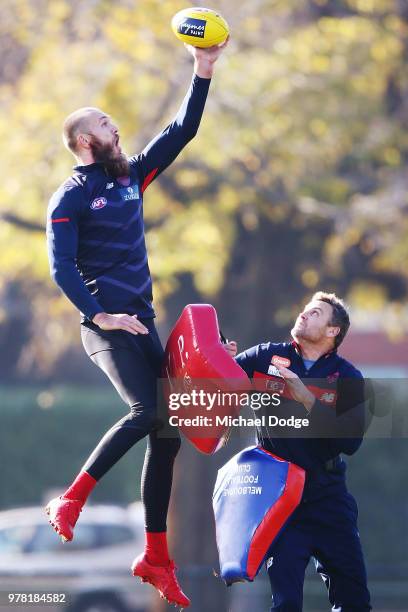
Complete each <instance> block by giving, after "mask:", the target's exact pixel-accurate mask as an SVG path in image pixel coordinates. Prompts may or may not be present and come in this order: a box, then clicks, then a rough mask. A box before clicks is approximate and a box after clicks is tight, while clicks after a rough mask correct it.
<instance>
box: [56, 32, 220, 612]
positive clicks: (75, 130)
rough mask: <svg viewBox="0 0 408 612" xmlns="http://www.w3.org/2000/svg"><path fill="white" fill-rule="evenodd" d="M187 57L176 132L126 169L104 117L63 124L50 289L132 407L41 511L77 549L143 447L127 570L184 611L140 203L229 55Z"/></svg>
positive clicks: (169, 445) (199, 52)
mask: <svg viewBox="0 0 408 612" xmlns="http://www.w3.org/2000/svg"><path fill="white" fill-rule="evenodd" d="M186 47H187V49H188V51H189V52H190V53H191V54H192V56H193V57H194V74H193V79H192V83H191V86H190V89H189V91H188V93H187V95H186V97H185V99H184V101H183V103H182V105H181V107H180V109H179V111H178V113H177V115H176V116H175V118H174V119H173V121H172V122H171V123H170V124H169V125H168V126H167V127H166V128H165V129H164V130H163V131H162V132H160V133H159V134H158V135H157V136H156V137H155V138H154V139H153V140H152V141H151V142H150V143H149V144H148V145H147V146H146V148H145V149H144V150H143V151H142V152H141V153H140V154H139V155H135V156H133V157H130V158H128V157H127V156H126V155H125V154H124V153H123V152H122V149H121V144H120V136H119V131H118V128H117V126H116V125H115V123H114V122H113V121H112V119H111V118H110V116H109V115H108V114H106V113H105V112H103V111H101V110H99V109H97V108H81V109H79V110H76V111H75V112H73V113H72V114H71V115H69V117H67V119H66V120H65V123H64V131H63V139H64V143H65V145H66V146H67V148H68V149H69V150H70V151H71V153H72V154H73V155H74V157H75V158H76V160H77V164H78V165H77V166H75V168H74V173H73V175H72V176H71V177H70V178H68V179H67V180H66V181H65V182H64V183H63V184H62V186H61V187H60V188H59V189H58V190H57V191H56V193H54V195H53V196H52V198H51V201H50V204H49V207H48V219H47V235H48V251H49V261H50V269H51V275H52V278H53V279H54V280H55V282H56V283H57V284H58V286H59V287H60V288H61V289H62V291H63V292H64V293H65V295H66V296H67V297H68V298H69V299H70V300H71V302H72V303H73V304H74V306H75V307H76V308H77V309H78V310H79V311H80V312H81V314H82V324H81V335H82V342H83V345H84V347H85V351H86V352H87V354H88V355H89V357H90V358H91V359H92V361H93V362H94V363H95V364H96V365H97V366H98V367H100V368H101V369H102V371H103V372H104V373H105V374H106V375H107V376H108V378H109V379H110V381H111V382H112V384H113V385H114V387H115V388H116V390H117V391H118V393H119V395H120V397H121V398H122V399H123V400H124V401H125V402H126V403H127V404H128V405H129V407H130V412H129V414H127V415H126V416H124V417H123V418H122V419H121V420H119V421H118V422H117V423H116V424H114V425H113V427H112V428H111V429H110V430H109V431H108V432H107V433H106V434H105V435H104V437H103V438H102V439H101V441H100V442H99V444H98V445H97V447H96V448H95V449H94V451H93V452H92V453H91V455H90V456H89V458H88V459H87V460H86V461H85V464H84V466H83V467H82V469H81V471H80V473H79V474H78V475H77V477H76V478H75V479H74V481H73V482H72V484H71V485H70V486H69V487H68V488H67V490H66V491H65V492H64V493H63V495H61V496H60V497H57V498H55V499H52V500H51V501H50V502H49V503H48V505H47V508H46V512H47V514H48V516H49V521H50V523H51V525H52V526H53V527H54V529H55V530H56V531H57V533H58V534H59V535H60V536H61V537H62V538H63V540H64V541H69V540H72V538H73V529H74V527H75V524H76V521H77V519H78V517H79V513H80V512H81V509H82V507H83V505H84V503H85V501H86V499H87V497H88V496H89V494H90V493H91V491H92V489H93V488H94V486H95V485H96V483H97V482H98V481H99V480H100V479H101V478H102V477H103V476H104V474H106V472H108V470H110V469H111V468H112V466H113V465H115V463H116V462H117V461H118V460H119V459H120V458H121V457H122V456H123V455H124V454H125V453H126V452H127V451H128V450H129V449H130V448H131V447H132V446H133V445H134V444H135V443H136V442H138V441H140V440H141V439H143V438H145V437H146V436H148V444H147V451H146V457H145V463H144V467H143V472H142V484H141V490H142V501H143V504H144V509H145V527H146V548H145V551H144V553H142V554H141V555H139V556H138V557H137V558H136V559H135V560H134V561H133V564H132V572H133V574H134V575H135V576H139V577H140V578H141V579H142V580H143V581H144V582H149V583H151V584H152V585H153V586H155V587H156V588H157V589H158V591H159V592H160V594H161V595H162V596H164V597H165V598H166V599H167V600H168V601H169V603H175V604H177V605H180V606H182V607H187V606H188V605H189V604H190V601H189V599H188V597H186V595H185V594H184V593H183V592H182V590H181V588H180V585H179V584H178V582H177V578H176V575H175V566H174V562H173V561H172V560H171V559H170V556H169V552H168V548H167V537H166V531H167V526H166V519H167V512H168V505H169V499H170V491H171V484H172V473H173V463H174V459H175V457H176V455H177V452H178V450H179V447H180V437H179V434H178V432H177V431H176V430H174V432H172V436H171V437H169V436H163V435H160V427H161V426H162V424H161V423H160V422H159V420H158V418H157V378H158V377H160V372H161V363H162V358H163V348H162V345H161V342H160V339H159V336H158V334H157V332H156V329H155V325H154V316H155V313H154V310H153V306H152V281H151V277H150V271H149V265H148V259H147V251H146V245H145V236H144V224H143V194H144V192H145V190H146V188H147V187H148V185H149V184H150V183H151V182H152V181H153V180H154V179H156V178H157V177H158V176H159V174H160V173H161V172H163V170H164V169H165V168H167V166H169V164H171V162H172V161H173V160H174V159H175V158H176V157H177V155H178V154H179V153H180V151H181V150H182V149H183V147H184V146H185V145H186V144H187V143H188V142H189V141H190V140H191V139H192V138H193V137H194V136H195V135H196V132H197V130H198V127H199V124H200V120H201V116H202V113H203V110H204V105H205V101H206V98H207V93H208V88H209V85H210V80H211V76H212V74H213V69H214V63H215V61H216V60H217V59H218V57H219V55H220V54H221V52H222V49H223V48H224V47H225V44H224V45H220V46H216V47H211V48H209V49H198V48H195V47H191V46H188V45H186ZM165 426H166V425H163V427H165ZM162 433H163V432H162Z"/></svg>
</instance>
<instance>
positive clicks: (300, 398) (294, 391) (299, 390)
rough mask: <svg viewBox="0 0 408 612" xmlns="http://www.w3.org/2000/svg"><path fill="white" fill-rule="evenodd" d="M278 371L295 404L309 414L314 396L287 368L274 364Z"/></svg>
mask: <svg viewBox="0 0 408 612" xmlns="http://www.w3.org/2000/svg"><path fill="white" fill-rule="evenodd" d="M274 365H275V366H276V367H277V368H278V370H279V374H280V375H281V376H283V378H284V379H285V382H286V383H287V385H288V387H289V390H290V393H291V395H292V397H293V399H294V400H295V402H299V403H300V404H303V405H304V407H305V408H306V410H307V411H308V412H310V411H311V410H312V408H313V404H314V403H315V399H316V398H315V396H314V395H313V393H312V392H311V391H309V389H308V388H307V387H306V385H305V384H303V382H302V381H301V380H300V378H299V376H298V375H297V374H295V372H292V370H289V369H288V368H284V367H283V366H281V365H278V364H274Z"/></svg>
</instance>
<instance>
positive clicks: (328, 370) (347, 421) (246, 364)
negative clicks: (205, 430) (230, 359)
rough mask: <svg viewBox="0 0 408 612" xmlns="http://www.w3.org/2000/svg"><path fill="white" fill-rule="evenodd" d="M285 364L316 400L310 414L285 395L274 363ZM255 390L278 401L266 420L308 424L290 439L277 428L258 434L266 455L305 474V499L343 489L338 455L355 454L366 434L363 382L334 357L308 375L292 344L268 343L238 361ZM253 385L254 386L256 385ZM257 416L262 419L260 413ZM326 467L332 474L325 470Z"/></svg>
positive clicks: (346, 363)
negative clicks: (305, 421)
mask: <svg viewBox="0 0 408 612" xmlns="http://www.w3.org/2000/svg"><path fill="white" fill-rule="evenodd" d="M276 358H283V359H284V360H285V361H286V364H287V367H288V368H289V369H290V370H292V371H293V372H295V373H296V374H297V375H298V376H299V377H300V378H301V379H302V381H303V383H304V384H305V385H306V386H307V387H308V388H309V389H310V390H311V391H312V393H313V394H314V395H315V397H316V400H315V403H314V405H313V408H312V410H311V412H310V413H307V411H306V409H305V408H304V406H303V405H302V404H299V403H298V402H295V401H294V400H293V399H291V397H290V393H288V392H287V386H286V385H285V382H284V379H283V378H282V377H281V375H280V374H279V371H278V369H277V368H276V366H274V365H273V361H274V359H276ZM236 361H237V363H238V364H239V365H240V366H241V367H242V368H243V370H245V372H246V373H247V375H248V376H249V377H250V378H252V379H253V383H254V386H255V387H256V388H257V389H258V390H264V391H269V392H276V393H279V394H280V395H281V404H280V406H279V407H278V408H268V409H267V411H269V412H268V414H274V413H275V414H277V415H278V416H279V417H289V416H291V415H294V416H295V417H296V418H307V419H309V422H310V426H309V430H303V431H302V430H296V432H295V431H294V432H293V437H292V434H288V432H287V431H285V432H282V430H281V429H280V428H279V426H277V427H266V428H258V431H257V433H258V441H259V444H260V445H261V446H262V447H264V448H265V449H266V450H268V451H269V452H272V453H274V454H275V455H277V456H279V457H281V458H282V459H285V460H286V461H291V462H293V463H295V464H297V465H299V466H300V467H302V468H303V469H305V470H306V484H305V491H304V497H305V498H309V499H311V498H317V497H320V496H322V495H325V494H327V493H328V492H334V491H335V490H339V489H340V490H341V489H344V488H345V471H346V464H345V461H344V460H343V459H342V458H341V457H340V454H342V453H344V454H346V455H352V454H354V453H355V452H356V451H357V450H358V448H359V447H360V445H361V442H362V439H363V435H364V431H365V428H366V402H365V389H364V379H363V376H362V374H361V372H360V371H359V370H357V369H356V368H355V367H354V366H353V365H352V364H351V363H350V362H349V361H347V360H346V359H344V358H342V357H340V356H339V355H338V354H337V352H336V351H332V352H330V353H327V354H325V355H322V356H321V357H320V358H319V359H318V360H317V361H316V362H315V363H314V364H313V365H312V366H311V367H310V368H309V369H308V368H307V367H306V365H305V363H304V361H303V358H302V355H301V352H300V349H299V347H298V346H297V345H296V343H295V342H291V343H288V342H283V343H273V342H267V343H264V344H259V345H257V346H253V347H252V348H250V349H248V350H246V351H244V352H242V353H240V354H239V355H237V357H236ZM255 383H257V384H255ZM256 416H262V414H261V412H259V413H258V414H257V415H256ZM328 462H330V466H331V467H330V469H327V468H328Z"/></svg>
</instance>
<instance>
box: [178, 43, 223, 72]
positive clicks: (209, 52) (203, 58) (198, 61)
mask: <svg viewBox="0 0 408 612" xmlns="http://www.w3.org/2000/svg"><path fill="white" fill-rule="evenodd" d="M228 40H229V37H228V38H227V40H226V41H225V42H224V43H222V44H221V45H214V46H213V47H207V48H205V49H201V48H199V47H193V45H188V44H187V43H184V46H185V48H186V49H187V51H188V52H189V53H191V55H192V56H193V57H194V72H195V73H196V75H197V76H199V77H201V78H203V79H211V77H212V74H213V70H214V64H215V62H216V61H217V59H218V58H219V57H220V55H221V53H222V52H223V50H224V49H225V47H226V46H227V44H228Z"/></svg>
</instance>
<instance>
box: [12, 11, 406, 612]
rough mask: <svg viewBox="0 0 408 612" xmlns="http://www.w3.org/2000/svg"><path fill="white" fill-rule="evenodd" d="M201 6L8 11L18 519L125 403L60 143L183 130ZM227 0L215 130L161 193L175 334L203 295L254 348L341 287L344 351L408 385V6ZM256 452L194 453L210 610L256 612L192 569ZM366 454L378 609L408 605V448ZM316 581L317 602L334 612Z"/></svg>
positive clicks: (157, 230) (366, 538) (178, 494)
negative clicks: (54, 268)
mask: <svg viewBox="0 0 408 612" xmlns="http://www.w3.org/2000/svg"><path fill="white" fill-rule="evenodd" d="M193 4H194V5H201V6H204V5H205V3H200V2H196V3H193ZM186 6H190V3H188V2H183V1H181V0H177V1H174V0H168V1H166V2H160V1H159V0H142V1H140V2H138V1H136V0H132V1H131V0H117V1H116V2H111V1H107V0H92V2H84V1H81V0H71V1H68V0H3V2H2V3H1V19H0V52H1V57H2V62H1V64H0V107H1V111H2V112H1V113H0V139H1V142H2V146H1V149H0V164H1V168H2V176H1V181H0V241H1V245H2V248H1V251H0V385H1V386H0V458H1V465H2V472H1V476H0V479H1V480H0V482H1V489H0V490H1V495H0V509H5V508H10V507H13V506H20V505H28V504H33V505H36V504H39V503H41V502H42V501H43V497H44V495H45V493H46V491H47V490H48V489H51V488H53V487H57V488H58V487H63V486H64V484H66V483H67V482H68V481H69V480H70V479H71V478H72V476H73V474H75V473H76V471H77V470H78V469H79V468H80V467H81V465H82V463H83V461H84V459H85V457H86V456H87V454H88V451H89V450H90V449H91V448H92V446H93V444H94V443H95V442H96V441H97V440H98V439H99V437H100V434H101V433H102V432H104V431H105V430H106V428H107V427H108V426H110V425H111V424H112V423H113V422H115V421H116V420H117V419H118V418H119V417H120V416H121V415H122V414H124V413H125V412H126V407H125V406H124V405H122V404H121V402H120V400H119V398H117V397H116V396H115V394H114V392H113V391H112V390H111V389H110V387H109V386H108V385H107V384H106V383H105V381H104V379H103V377H102V375H100V374H99V372H98V371H97V370H96V368H94V367H93V366H92V365H91V364H90V362H89V363H88V360H87V358H86V356H85V355H84V354H83V351H82V348H81V346H80V340H79V331H78V315H77V313H76V312H75V310H74V308H73V307H72V306H71V305H70V304H69V302H68V301H67V300H66V299H65V298H64V297H63V296H61V294H60V293H59V292H58V290H57V289H56V287H55V286H53V284H52V283H51V281H50V279H49V276H48V264H47V259H46V250H45V241H44V221H45V210H46V206H47V201H48V199H49V197H50V195H51V194H52V192H53V191H54V190H55V189H56V188H57V187H58V185H59V184H60V183H61V182H62V181H63V180H64V179H65V177H66V176H68V174H69V173H70V170H71V167H72V165H73V160H72V158H71V157H70V155H69V154H68V153H67V151H65V149H64V148H63V146H62V140H61V124H62V121H63V119H64V117H65V116H66V115H67V114H68V113H70V112H71V111H72V110H74V109H75V108H77V107H79V106H83V105H87V106H100V107H102V108H103V109H105V110H106V111H107V112H108V113H109V114H110V115H112V117H113V118H114V119H115V121H117V123H118V125H119V128H120V132H121V135H122V140H123V143H124V144H125V148H126V150H127V152H128V153H129V154H133V153H135V152H137V151H139V150H141V148H143V146H144V145H145V144H146V143H147V142H148V141H149V140H150V138H151V137H153V136H154V135H155V134H156V133H157V132H158V131H159V130H160V129H162V128H163V127H164V126H165V125H166V123H167V122H168V121H169V120H170V119H171V117H172V114H173V113H174V112H175V111H176V110H177V107H178V105H179V103H180V101H181V99H182V97H183V95H184V92H185V90H186V88H187V87H188V83H189V80H190V76H191V69H192V67H191V61H190V59H191V58H190V57H189V56H188V54H187V53H186V52H185V50H184V48H183V45H182V44H181V43H179V42H178V41H177V40H176V39H175V38H174V36H173V34H172V32H171V30H170V26H169V22H170V20H171V17H172V16H173V14H174V13H175V12H176V11H178V10H180V9H182V8H185V7H186ZM211 8H214V9H217V10H219V11H220V12H221V13H222V14H223V15H224V16H225V18H226V19H227V21H228V22H229V24H230V27H231V41H230V44H229V47H228V49H227V51H226V52H225V53H224V55H223V57H222V58H221V60H220V61H219V63H218V65H217V69H216V74H215V76H214V79H213V83H212V84H211V89H210V96H209V100H208V103H207V107H206V111H205V115H204V118H203V121H202V124H201V127H200V130H199V134H198V136H197V137H196V139H195V140H194V141H193V142H192V143H191V144H190V145H189V146H188V147H187V149H186V150H185V151H183V153H182V155H181V156H180V157H179V159H178V160H177V161H176V162H175V163H174V164H173V165H172V167H171V168H170V169H169V170H168V171H167V172H166V173H165V174H164V175H162V176H161V177H160V178H159V179H158V180H157V181H156V182H155V183H154V185H152V186H151V187H150V188H149V190H148V192H147V193H146V198H145V222H146V235H147V243H148V249H149V257H150V268H151V270H152V273H153V277H154V295H155V306H156V311H157V315H158V324H159V329H160V333H161V337H162V340H163V342H165V340H166V338H167V335H168V332H169V330H170V329H171V327H172V325H173V324H174V322H175V320H176V319H177V317H178V315H179V313H180V311H181V309H182V308H183V306H184V305H185V304H187V303H194V302H210V303H212V304H213V305H214V306H215V307H216V308H217V312H218V315H219V319H220V324H221V328H222V329H223V331H224V334H225V335H226V336H228V337H230V338H232V337H233V338H236V339H237V340H238V342H239V345H240V347H241V348H244V347H246V346H248V345H253V344H255V343H257V342H260V341H263V340H266V339H272V340H277V341H278V340H283V339H285V338H286V337H287V335H288V330H289V329H290V326H291V322H292V320H293V318H294V316H295V315H296V314H297V312H298V309H299V308H300V307H301V306H302V304H303V302H304V301H305V300H306V299H308V298H309V296H310V295H311V293H313V292H314V291H315V290H318V289H324V290H329V291H332V290H334V291H336V292H337V293H338V294H339V295H341V296H343V297H344V298H346V300H347V301H348V303H349V304H350V307H351V312H352V331H351V333H350V337H349V338H348V340H347V342H346V343H345V348H344V350H345V355H346V356H347V357H349V358H350V359H352V360H353V361H354V362H355V363H356V365H357V366H358V367H360V368H362V369H363V371H364V373H365V374H366V375H367V376H370V375H372V376H382V377H393V376H400V377H405V378H407V377H408V356H407V355H408V282H407V281H408V215H407V212H408V197H407V193H408V129H407V128H408V71H407V60H408V2H407V1H406V0H243V1H241V2H239V3H237V2H234V1H233V0H219V1H216V0H214V1H212V2H211ZM364 348H366V350H365V351H364ZM238 448H239V444H238V443H237V441H234V442H233V444H232V446H231V447H230V448H228V447H227V449H225V450H223V451H222V452H221V453H220V454H219V456H218V457H214V458H205V457H201V456H199V455H197V456H196V455H195V454H194V451H192V450H190V449H189V448H187V447H186V445H184V448H183V451H182V454H181V456H180V458H179V460H178V467H177V472H176V479H175V480H176V482H175V492H174V500H173V501H174V504H173V507H172V517H173V518H172V521H173V522H174V524H175V525H177V524H179V523H178V522H177V521H180V516H187V515H188V512H190V513H191V515H192V516H191V517H190V518H191V520H190V524H189V528H188V529H189V533H190V538H189V539H188V540H189V541H188V542H187V541H186V540H184V541H182V538H181V534H176V535H175V536H174V547H175V548H176V549H177V550H179V555H180V556H181V558H182V560H183V567H184V571H185V576H186V580H188V581H189V583H190V587H191V589H195V592H197V593H199V595H198V597H199V598H200V603H197V604H195V606H196V607H193V608H192V610H193V612H196V611H197V612H198V611H200V612H201V610H206V611H207V610H210V609H211V610H212V609H216V610H217V612H218V610H219V612H224V610H227V609H228V610H231V612H241V609H240V608H238V607H236V606H235V604H231V603H230V604H228V603H226V600H225V598H224V600H223V601H222V603H219V604H217V607H216V608H214V604H213V600H211V592H212V591H213V590H216V589H215V587H212V585H213V582H209V583H208V585H207V583H206V590H207V591H209V592H210V594H209V595H207V597H209V598H210V599H209V600H208V601H207V602H206V600H205V596H204V594H203V593H202V591H200V585H199V584H198V582H197V580H198V579H196V578H194V576H201V575H202V574H200V571H202V572H205V571H206V570H205V569H203V568H206V567H207V566H206V565H205V564H206V563H207V564H208V565H209V566H210V565H211V564H213V565H215V564H216V556H215V553H214V546H213V543H212V544H211V545H209V548H208V549H207V547H206V544H205V543H206V542H208V541H209V540H212V539H213V538H212V531H211V529H212V525H211V524H210V525H209V527H208V529H207V530H206V529H205V528H204V527H203V524H202V523H200V524H198V520H196V519H195V518H194V512H193V510H194V508H196V507H197V505H200V504H201V505H202V504H203V503H206V504H207V506H206V507H207V510H208V516H207V515H206V516H207V518H208V520H209V521H210V518H211V517H210V505H209V495H210V492H211V488H212V484H213V482H214V480H215V473H216V468H217V466H219V465H220V464H221V463H222V462H223V461H225V460H226V459H227V458H228V457H229V456H231V454H232V453H233V452H234V451H235V450H237V449H238ZM143 453H144V446H143V444H142V445H139V446H138V447H136V448H134V449H132V450H131V451H130V452H129V453H128V455H127V456H126V457H125V458H124V459H123V460H122V461H121V462H120V463H119V464H118V465H117V466H115V468H114V469H113V470H112V472H111V473H110V474H109V475H107V476H106V478H105V479H104V480H103V481H102V482H101V483H100V485H99V486H98V487H97V489H96V490H95V493H94V495H93V500H94V501H95V502H98V501H111V502H116V503H121V504H125V503H128V502H130V501H133V500H135V499H137V498H138V497H139V495H140V490H139V473H140V469H141V464H142V461H143ZM349 464H350V469H349V482H350V489H351V491H352V492H353V493H354V494H355V496H356V497H357V500H358V502H359V506H360V528H361V537H362V540H363V544H364V548H365V551H366V555H367V563H368V569H369V574H370V578H371V581H372V590H373V593H374V603H375V607H374V609H381V610H392V609H400V610H408V586H407V577H408V560H407V553H406V551H407V548H408V541H407V533H406V525H407V519H408V500H407V492H406V491H407V482H408V468H407V465H408V443H407V440H406V439H394V440H390V439H383V440H367V441H366V442H365V444H364V445H363V447H362V449H361V450H360V451H359V453H358V454H357V455H356V456H355V457H352V458H351V459H350V461H349ZM186 465H188V466H189V469H188V470H186V467H185V466H186ZM187 472H188V474H187ZM183 479H184V480H183ZM203 479H204V480H205V481H206V482H207V485H206V487H204V489H201V494H200V490H199V488H198V486H197V485H196V482H197V481H198V480H200V482H201V483H202V482H203ZM183 483H184V485H183ZM188 487H190V489H188ZM189 491H190V493H189ZM203 499H205V500H206V501H205V502H203ZM183 500H184V501H183ZM207 502H208V503H207ZM198 526H199V529H197V527H198ZM198 531H199V532H200V533H197V532H198ZM194 547H195V548H194ZM200 547H201V548H200ZM193 550H202V551H203V553H202V560H201V561H200V559H197V558H195V559H194V563H193V559H192V557H191V554H192V551H193ZM200 563H201V565H200ZM200 567H201V570H200V569H197V568H200ZM194 568H195V569H194ZM189 572H190V573H189ZM194 572H195V573H194ZM207 573H208V572H207ZM206 575H207V574H206ZM314 584H315V583H314V582H313V581H311V582H310V585H311V586H310V587H308V588H310V589H312V591H313V588H315V586H316V585H315V586H313V585H314ZM404 584H405V586H404ZM251 587H252V585H251ZM217 588H218V587H217ZM234 588H235V587H234ZM236 588H237V589H239V588H240V587H236ZM253 588H255V585H253ZM191 589H190V590H191ZM316 589H317V591H316V592H317V593H318V595H316V597H317V599H313V597H312V595H310V597H312V599H310V600H308V601H309V602H311V603H308V604H307V605H308V606H309V607H305V609H308V610H310V611H311V612H312V611H314V610H317V609H327V604H326V603H325V597H326V596H325V593H324V592H323V586H322V585H319V588H317V586H316ZM217 592H218V591H217ZM319 593H320V594H319ZM264 596H265V605H264V604H262V606H263V607H260V608H259V610H261V609H262V610H264V609H266V608H267V606H268V602H267V598H268V592H267V589H266V590H265V595H262V597H264ZM220 601H221V600H220ZM231 601H232V600H231ZM262 601H263V600H262ZM200 606H202V607H200ZM228 606H230V607H228ZM234 606H235V607H234ZM252 609H253V610H257V607H256V605H255V604H254V607H253V608H252ZM245 612H246V611H245Z"/></svg>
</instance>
